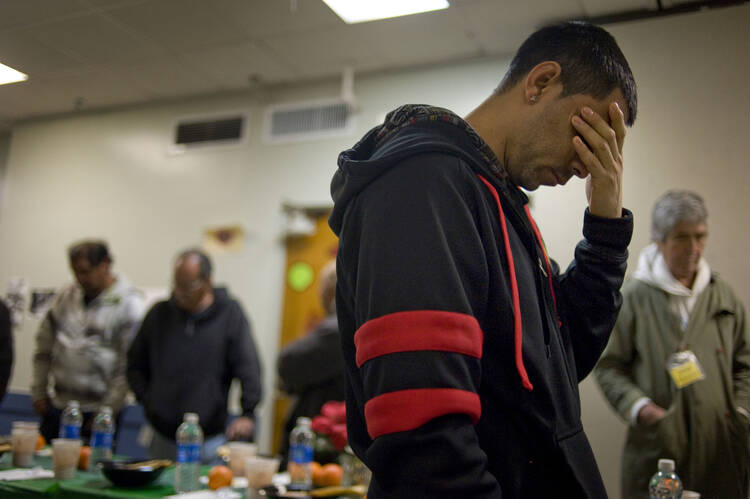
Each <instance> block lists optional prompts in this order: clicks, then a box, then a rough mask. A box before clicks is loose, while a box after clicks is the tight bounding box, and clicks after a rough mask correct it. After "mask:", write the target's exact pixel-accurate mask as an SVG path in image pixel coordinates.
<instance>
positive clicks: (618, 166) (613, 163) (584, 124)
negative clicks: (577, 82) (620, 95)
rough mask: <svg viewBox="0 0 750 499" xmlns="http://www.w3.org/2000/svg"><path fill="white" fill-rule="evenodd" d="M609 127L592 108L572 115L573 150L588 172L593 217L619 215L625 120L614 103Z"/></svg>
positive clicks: (588, 187) (587, 193) (590, 209)
mask: <svg viewBox="0 0 750 499" xmlns="http://www.w3.org/2000/svg"><path fill="white" fill-rule="evenodd" d="M609 118H610V121H611V123H612V126H610V125H609V124H608V123H607V122H606V121H605V120H604V119H603V118H602V117H601V116H599V115H598V114H596V113H595V112H594V111H593V110H592V109H591V108H589V107H584V108H583V109H581V116H573V119H572V123H573V128H575V129H576V131H577V132H578V134H579V136H575V137H573V147H574V148H575V150H576V153H577V154H578V157H579V158H580V159H581V161H582V162H583V164H584V166H585V167H586V169H587V170H588V172H589V178H588V179H587V180H586V197H587V198H588V201H589V211H590V212H591V214H592V215H597V216H600V217H605V218H620V217H621V216H622V146H623V144H624V142H625V119H624V116H623V114H622V110H621V109H620V106H618V105H617V102H612V103H611V104H610V105H609Z"/></svg>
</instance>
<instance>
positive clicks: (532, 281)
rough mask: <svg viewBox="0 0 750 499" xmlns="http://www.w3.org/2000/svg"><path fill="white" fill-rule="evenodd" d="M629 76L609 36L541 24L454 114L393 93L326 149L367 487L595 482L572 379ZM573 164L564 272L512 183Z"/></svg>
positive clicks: (602, 250) (567, 494) (440, 493)
mask: <svg viewBox="0 0 750 499" xmlns="http://www.w3.org/2000/svg"><path fill="white" fill-rule="evenodd" d="M636 107H637V105H636V92H635V82H634V80H633V76H632V73H631V71H630V68H629V66H628V63H627V61H626V59H625V57H624V56H623V54H622V52H621V51H620V49H619V48H618V46H617V43H616V42H615V40H614V39H613V38H612V37H611V36H610V35H609V34H608V33H607V32H606V31H604V30H603V29H601V28H598V27H595V26H592V25H588V24H584V23H564V24H560V25H555V26H550V27H547V28H544V29H542V30H540V31H538V32H536V33H534V34H533V35H532V36H531V37H529V38H528V39H527V40H526V41H525V42H524V44H523V45H522V46H521V48H520V49H519V51H518V52H517V54H516V56H515V57H514V59H513V61H512V62H511V65H510V69H509V71H508V73H507V74H506V76H505V78H504V80H503V82H502V83H501V85H500V86H499V88H498V89H497V90H496V91H495V92H494V93H493V94H492V95H491V96H490V97H489V98H488V99H487V100H485V101H484V102H483V103H482V104H481V105H480V106H479V107H478V108H477V109H475V110H474V111H473V112H471V113H470V114H469V115H468V116H467V118H466V119H462V118H460V117H458V116H456V115H455V114H453V113H452V112H450V111H448V110H445V109H440V108H434V107H429V106H414V105H410V106H403V107H401V108H399V109H397V110H395V111H393V112H392V113H390V114H389V115H388V116H387V117H386V121H385V123H384V124H383V125H381V126H378V127H376V128H374V129H373V130H371V131H370V132H369V133H368V134H367V135H365V136H364V137H363V138H362V139H361V140H360V142H359V143H358V144H357V145H355V146H354V147H353V148H352V149H350V150H347V151H345V152H343V153H342V154H341V155H340V157H339V169H338V171H337V172H336V174H335V175H334V178H333V181H332V184H331V191H332V196H333V199H334V201H335V206H334V209H333V213H332V215H331V218H330V220H329V223H330V225H331V227H332V228H333V230H334V232H336V233H337V234H338V235H339V238H340V239H339V241H340V242H339V252H338V272H337V274H338V289H337V299H336V301H337V312H338V318H339V326H340V329H341V339H342V346H343V353H344V362H345V365H346V381H347V393H346V399H347V426H348V430H349V443H350V444H351V446H352V448H353V449H354V451H355V452H356V453H357V455H358V456H359V457H360V458H361V459H362V460H363V461H364V462H365V464H366V465H367V466H368V467H369V468H370V469H371V470H372V473H373V475H372V476H373V478H372V483H371V484H370V489H369V492H368V497H369V498H372V499H377V498H381V497H389V498H415V497H441V498H446V497H455V498H459V497H460V498H467V497H471V498H490V497H492V498H500V497H502V498H505V499H507V498H542V497H543V498H576V499H578V498H596V499H600V498H603V497H606V491H605V488H604V485H603V483H602V480H601V475H600V474H599V470H598V467H597V465H596V462H595V459H594V455H593V452H592V450H591V447H590V445H589V442H588V439H587V438H586V436H585V434H584V432H583V428H582V425H581V420H580V412H581V411H580V400H579V394H578V383H579V382H580V381H581V380H582V379H583V378H584V377H585V376H586V375H587V374H588V373H589V372H590V371H591V369H592V368H593V366H594V364H595V363H596V360H597V359H598V357H599V355H600V353H601V352H602V350H603V349H604V347H605V345H606V344H607V339H608V338H609V334H610V331H611V329H612V326H613V324H614V322H615V319H616V316H617V311H618V309H619V307H620V303H621V296H620V292H619V289H620V286H621V284H622V279H623V276H624V273H625V266H626V261H627V245H628V244H629V242H630V237H631V233H632V225H633V222H632V215H631V213H630V212H629V211H627V210H625V209H623V207H622V189H621V185H622V169H623V165H622V147H623V143H624V138H625V127H626V125H628V126H629V125H631V124H632V123H633V121H634V119H635V115H636ZM573 175H575V176H578V177H581V178H584V177H588V179H587V189H586V190H587V195H588V202H589V206H588V209H587V210H586V212H585V214H584V222H583V235H584V239H583V240H582V241H581V242H580V243H579V244H578V245H577V247H576V250H575V259H574V261H573V262H572V263H571V265H570V266H569V267H568V269H567V271H566V272H565V273H563V274H560V273H559V272H558V267H557V265H556V264H555V263H554V262H551V261H550V260H549V259H548V257H547V254H546V250H545V248H544V244H543V242H542V239H541V235H540V234H539V231H538V230H537V228H536V225H535V223H534V221H533V220H532V218H531V216H530V213H529V211H528V206H527V201H528V199H527V197H526V196H525V195H524V194H523V192H521V190H520V189H518V187H519V186H520V187H523V188H525V189H526V190H534V189H536V188H537V187H538V186H539V185H550V186H552V185H557V184H564V183H566V182H567V181H568V180H569V179H570V178H571V177H572V176H573Z"/></svg>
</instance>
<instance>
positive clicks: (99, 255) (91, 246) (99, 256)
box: [68, 240, 112, 267]
mask: <svg viewBox="0 0 750 499" xmlns="http://www.w3.org/2000/svg"><path fill="white" fill-rule="evenodd" d="M81 258H83V259H85V260H86V261H87V262H89V265H91V266H92V267H96V266H97V265H99V264H100V263H102V262H107V263H112V256H111V255H110V254H109V248H108V247H107V243H106V242H104V241H99V240H86V241H80V242H77V243H75V244H73V245H72V246H71V247H70V248H68V260H69V261H70V263H71V264H73V262H75V261H76V260H80V259H81Z"/></svg>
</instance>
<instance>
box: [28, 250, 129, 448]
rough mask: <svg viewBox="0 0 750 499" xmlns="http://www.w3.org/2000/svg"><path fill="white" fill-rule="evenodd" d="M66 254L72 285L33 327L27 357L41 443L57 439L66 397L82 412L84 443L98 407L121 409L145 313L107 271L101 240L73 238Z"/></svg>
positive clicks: (125, 281) (123, 282)
mask: <svg viewBox="0 0 750 499" xmlns="http://www.w3.org/2000/svg"><path fill="white" fill-rule="evenodd" d="M68 258H69V261H70V267H71V270H72V271H73V275H74V276H75V279H76V283H73V284H70V285H69V286H67V287H65V288H63V289H62V290H61V291H60V292H59V293H58V294H57V296H56V297H55V301H54V303H53V305H52V307H51V308H50V310H49V312H48V313H47V315H46V316H45V318H44V320H43V321H42V324H41V325H40V327H39V331H38V332H37V336H36V350H35V351H34V357H33V367H34V371H33V379H32V384H31V397H32V404H33V407H34V410H35V411H36V412H37V413H38V414H39V415H40V416H41V417H42V421H41V425H40V432H41V433H42V435H43V436H44V438H45V439H47V441H49V440H50V439H52V438H56V437H57V435H58V429H59V426H60V415H61V412H62V410H63V409H64V408H65V405H66V404H67V403H68V402H69V401H71V400H77V401H78V402H79V404H80V407H81V410H82V411H83V415H84V423H83V428H82V437H83V438H84V440H85V439H86V438H88V437H89V435H90V433H91V423H92V420H93V417H94V415H95V414H96V412H97V410H98V409H99V407H100V406H102V405H107V406H110V407H111V408H112V410H113V411H114V412H115V414H117V413H119V411H120V410H121V409H122V408H123V406H124V405H125V395H126V394H127V392H128V384H127V380H126V378H125V363H126V354H127V349H128V347H129V346H130V341H131V340H132V339H133V336H134V335H135V332H136V331H137V329H138V326H139V325H140V322H141V318H142V316H143V312H144V301H143V296H142V295H141V293H140V292H139V291H138V290H137V289H136V288H135V287H133V285H132V284H131V283H130V281H128V279H127V278H126V277H124V276H122V275H115V274H114V273H112V270H111V266H112V256H111V255H110V253H109V248H108V247H107V243H105V242H104V241H94V240H89V241H82V242H79V243H77V244H74V245H73V246H72V247H71V248H70V249H69V250H68ZM50 380H51V381H52V383H51V384H50Z"/></svg>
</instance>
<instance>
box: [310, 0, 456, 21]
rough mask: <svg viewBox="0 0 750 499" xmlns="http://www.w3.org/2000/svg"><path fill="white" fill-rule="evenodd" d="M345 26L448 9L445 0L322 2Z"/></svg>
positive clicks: (334, 0) (344, 0)
mask: <svg viewBox="0 0 750 499" xmlns="http://www.w3.org/2000/svg"><path fill="white" fill-rule="evenodd" d="M323 2H325V3H326V5H328V7H330V8H331V10H333V11H334V12H335V13H336V14H337V15H338V16H339V17H340V18H341V19H343V20H344V22H346V23H347V24H355V23H363V22H367V21H375V20H377V19H388V18H390V17H399V16H408V15H411V14H420V13H422V12H431V11H433V10H440V9H446V8H448V1H447V0H323Z"/></svg>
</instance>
